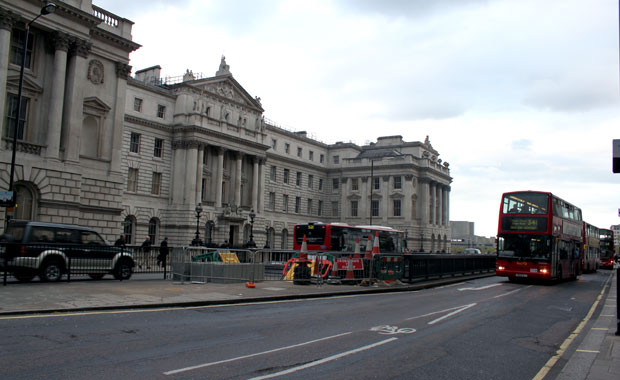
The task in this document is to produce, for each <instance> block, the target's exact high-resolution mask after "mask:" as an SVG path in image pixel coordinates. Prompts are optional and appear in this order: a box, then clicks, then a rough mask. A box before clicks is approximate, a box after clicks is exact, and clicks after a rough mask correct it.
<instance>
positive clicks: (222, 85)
mask: <svg viewBox="0 0 620 380" xmlns="http://www.w3.org/2000/svg"><path fill="white" fill-rule="evenodd" d="M13 3H15V2H9V1H4V0H0V19H1V20H2V23H1V24H0V39H1V40H2V42H3V43H2V44H1V45H0V49H1V51H2V54H0V59H1V61H2V62H0V96H1V97H2V99H1V100H2V101H1V102H0V104H1V106H2V111H3V114H4V115H5V117H4V118H3V120H2V131H3V132H2V133H3V134H2V136H3V141H2V146H1V147H0V148H1V149H0V189H1V190H5V189H8V183H9V177H10V163H11V153H12V149H11V147H12V145H11V142H12V137H11V136H12V135H13V131H14V129H13V128H14V126H15V122H16V116H15V111H14V109H15V107H14V103H15V100H16V98H17V95H16V94H17V79H18V75H19V69H20V67H19V63H20V62H21V55H20V54H18V52H19V51H20V49H23V40H20V38H22V37H20V36H23V32H24V25H25V24H24V23H25V22H26V23H27V22H29V20H32V19H34V18H35V17H36V16H37V15H38V14H39V10H40V7H41V6H42V4H43V3H42V2H40V1H26V0H24V1H17V5H14V4H13ZM57 5H58V9H57V11H56V12H55V13H54V14H51V15H47V16H44V17H40V18H39V19H37V21H36V22H35V23H33V24H32V25H31V29H30V35H31V36H34V39H33V40H31V41H32V42H29V44H28V49H27V51H28V55H27V63H28V64H29V66H28V68H27V69H26V70H25V79H24V92H23V99H25V101H22V103H26V104H27V107H26V111H25V112H23V113H22V115H23V117H22V124H20V127H19V128H20V129H18V132H19V133H18V151H17V161H16V162H17V165H16V171H15V172H16V176H15V184H16V186H15V190H16V192H17V199H18V202H17V203H18V205H17V207H16V208H15V209H14V210H13V211H12V212H11V213H9V214H8V215H7V213H5V212H4V209H2V216H3V218H4V219H5V220H6V218H7V216H8V217H12V218H19V219H34V220H42V221H52V222H63V223H74V224H82V225H88V226H92V227H95V228H97V229H98V230H99V231H101V232H102V233H103V234H104V235H105V236H106V237H107V238H108V239H109V240H112V239H114V238H115V237H116V236H117V235H118V234H120V233H121V232H124V233H126V234H127V235H128V236H129V238H130V242H131V243H133V244H139V243H140V242H141V241H142V240H143V239H144V237H145V236H146V235H150V236H151V238H152V239H154V240H155V241H156V242H158V241H159V240H161V239H162V238H163V236H164V235H165V236H168V237H169V238H170V240H171V244H172V245H186V244H189V242H190V241H191V240H192V239H194V238H195V235H196V232H198V234H199V236H200V238H201V240H202V241H203V242H204V243H207V244H221V243H223V242H224V241H229V242H230V243H231V244H233V245H239V246H240V245H243V244H244V243H245V242H247V241H248V240H249V236H250V234H252V235H253V236H254V240H255V241H256V243H257V245H258V246H259V247H262V246H264V245H266V244H267V245H269V246H270V247H271V248H284V249H286V248H289V249H290V248H292V234H293V227H294V225H295V224H297V223H304V222H308V221H324V222H343V223H349V224H364V225H367V224H374V225H387V226H392V227H395V228H399V229H402V230H404V231H406V232H407V239H408V243H409V247H410V248H412V249H414V250H419V249H424V250H425V251H426V252H428V251H431V252H441V251H446V252H448V251H449V250H450V225H449V204H450V201H449V199H450V183H451V181H452V178H451V176H450V171H449V165H448V163H446V162H442V159H440V158H439V152H438V151H436V150H435V149H434V148H433V147H432V145H431V143H430V140H429V138H428V137H426V139H425V141H424V142H407V141H403V139H402V137H401V136H386V137H379V138H378V139H377V141H376V143H371V144H369V145H364V146H358V145H356V144H353V143H345V142H337V143H335V144H325V143H322V142H320V141H318V140H316V139H313V138H310V137H308V134H307V133H306V132H292V131H289V130H286V129H284V128H281V127H279V126H277V125H276V123H274V122H271V121H269V120H267V119H265V116H264V114H265V110H264V109H263V108H262V105H261V101H260V98H257V97H253V96H252V95H250V94H249V93H248V92H247V91H246V90H245V89H244V88H243V86H242V85H241V84H240V83H239V82H237V81H236V80H235V78H234V77H233V75H232V73H231V71H230V67H229V66H228V64H227V63H226V60H225V58H224V57H222V59H221V62H220V64H219V68H218V69H217V71H216V72H215V75H213V76H211V77H203V76H202V75H195V74H193V73H192V72H191V71H189V70H188V71H187V72H186V73H185V74H184V75H183V76H180V77H177V78H161V76H160V72H161V68H160V67H159V66H153V67H149V68H146V69H142V70H138V71H135V73H134V76H133V77H132V76H131V75H130V73H131V66H129V58H128V57H129V53H130V52H131V51H133V50H135V49H138V48H139V47H140V45H138V44H136V43H134V42H133V41H132V38H131V27H132V22H131V21H129V20H126V19H123V18H122V17H119V16H116V15H114V14H111V13H109V12H107V11H105V10H103V9H101V8H98V7H96V6H94V5H92V4H91V3H90V1H77V0H76V1H64V2H60V1H59V2H57ZM20 41H22V45H21V46H20ZM343 127H347V126H343ZM198 205H199V206H200V209H201V210H202V211H201V213H200V218H198V217H197V212H196V209H197V206H198ZM250 211H254V215H255V217H254V219H253V220H250V218H249V215H250Z"/></svg>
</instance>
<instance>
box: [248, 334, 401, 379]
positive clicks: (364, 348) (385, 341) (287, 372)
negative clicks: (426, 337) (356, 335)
mask: <svg viewBox="0 0 620 380" xmlns="http://www.w3.org/2000/svg"><path fill="white" fill-rule="evenodd" d="M395 340H398V338H389V339H386V340H382V341H380V342H377V343H373V344H369V345H367V346H363V347H360V348H356V349H354V350H351V351H346V352H342V353H340V354H337V355H333V356H329V357H327V358H324V359H321V360H317V361H314V362H311V363H307V364H304V365H301V366H299V367H293V368H289V369H287V370H284V371H280V372H276V373H272V374H270V375H265V376H259V377H253V378H251V379H249V380H263V379H271V378H274V377H278V376H283V375H288V374H291V373H293V372H297V371H301V370H304V369H307V368H311V367H315V366H317V365H321V364H324V363H327V362H330V361H333V360H338V359H340V358H343V357H345V356H349V355H353V354H356V353H358V352H362V351H366V350H370V349H371V348H375V347H378V346H381V345H383V344H386V343H390V342H393V341H395Z"/></svg>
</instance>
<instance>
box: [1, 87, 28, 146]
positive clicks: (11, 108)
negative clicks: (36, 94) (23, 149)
mask: <svg viewBox="0 0 620 380" xmlns="http://www.w3.org/2000/svg"><path fill="white" fill-rule="evenodd" d="M29 106H30V99H28V98H26V97H25V96H22V107H21V110H20V114H21V115H20V117H19V123H17V95H13V94H8V98H7V112H6V113H7V118H6V122H7V128H6V137H8V138H11V139H12V138H13V134H14V133H15V125H17V124H18V127H17V139H18V140H23V139H24V132H25V130H26V128H27V127H28V117H27V116H28V108H29Z"/></svg>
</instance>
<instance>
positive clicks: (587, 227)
mask: <svg viewBox="0 0 620 380" xmlns="http://www.w3.org/2000/svg"><path fill="white" fill-rule="evenodd" d="M582 254H583V256H582V257H581V271H582V272H583V273H591V272H596V270H597V269H598V263H599V257H600V254H601V244H600V232H599V229H598V227H595V226H593V225H591V224H590V223H587V222H583V251H582Z"/></svg>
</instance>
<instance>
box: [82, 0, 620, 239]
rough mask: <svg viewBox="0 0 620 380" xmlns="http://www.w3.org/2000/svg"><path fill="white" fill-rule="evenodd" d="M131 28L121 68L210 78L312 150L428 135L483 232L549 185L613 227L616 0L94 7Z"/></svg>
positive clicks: (619, 187) (467, 214)
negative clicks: (134, 46)
mask: <svg viewBox="0 0 620 380" xmlns="http://www.w3.org/2000/svg"><path fill="white" fill-rule="evenodd" d="M94 3H95V5H98V6H100V7H102V8H104V9H106V10H108V11H110V12H112V13H114V14H116V15H118V16H121V17H124V18H127V19H129V20H131V21H133V22H134V23H135V24H134V26H133V40H134V41H135V42H137V43H139V44H141V45H142V47H141V48H140V49H139V50H137V51H136V52H134V53H132V54H131V56H130V58H131V62H130V64H131V65H132V66H133V72H134V73H135V71H136V70H140V69H143V68H146V67H149V66H153V65H160V66H161V67H162V75H163V76H179V75H182V74H183V73H184V72H185V71H186V70H188V69H189V70H192V71H193V72H194V73H202V74H203V75H204V76H207V77H210V76H214V75H215V72H216V71H217V69H218V66H219V63H220V58H221V56H222V55H225V56H226V62H227V63H228V64H229V65H230V71H231V73H232V74H233V76H234V77H235V79H236V80H237V81H238V82H239V83H240V84H241V85H242V86H243V87H244V88H245V89H246V90H247V91H248V92H249V93H250V94H251V95H252V96H259V97H260V98H261V101H262V104H263V108H264V109H265V117H266V118H268V119H270V120H272V121H273V122H275V123H276V124H277V125H280V126H282V127H285V128H288V129H291V130H296V131H307V132H308V134H309V135H310V136H312V137H313V138H316V139H317V140H320V141H322V142H325V143H329V144H331V143H335V142H337V141H352V142H354V143H357V144H360V145H362V144H366V143H367V142H369V141H376V139H377V137H380V136H389V135H401V136H403V138H404V139H405V140H406V141H424V138H425V137H426V136H429V138H430V141H431V144H432V145H433V147H434V148H435V149H436V150H437V151H439V153H440V157H439V158H441V159H442V160H444V161H447V162H449V163H450V169H451V175H452V177H453V182H452V192H451V200H450V219H451V220H464V221H472V222H475V232H476V234H477V235H483V236H495V235H496V234H497V216H498V211H499V204H500V198H501V194H502V193H503V192H506V191H513V190H543V191H550V192H553V193H555V194H556V195H558V196H560V197H561V198H563V199H564V200H566V201H568V202H571V203H573V204H575V205H576V206H578V207H581V208H582V210H583V215H584V219H585V220H586V221H588V222H590V223H591V224H594V225H596V226H598V227H601V228H609V227H610V225H612V224H620V218H619V217H618V209H619V208H620V174H615V175H614V174H613V173H612V172H611V170H612V169H611V162H612V140H613V139H614V138H615V139H620V96H619V93H620V91H619V85H618V83H619V79H618V72H619V68H618V67H619V66H618V55H619V54H618V34H619V33H618V30H619V28H618V13H619V12H618V0H543V1H541V0H433V1H429V0H376V1H375V0H331V1H328V0H324V1H323V0H313V1H300V0H247V1H242V0H212V1H207V0H195V1H192V0H176V1H165V0H148V1H147V0H132V1H127V0H99V1H94Z"/></svg>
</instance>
